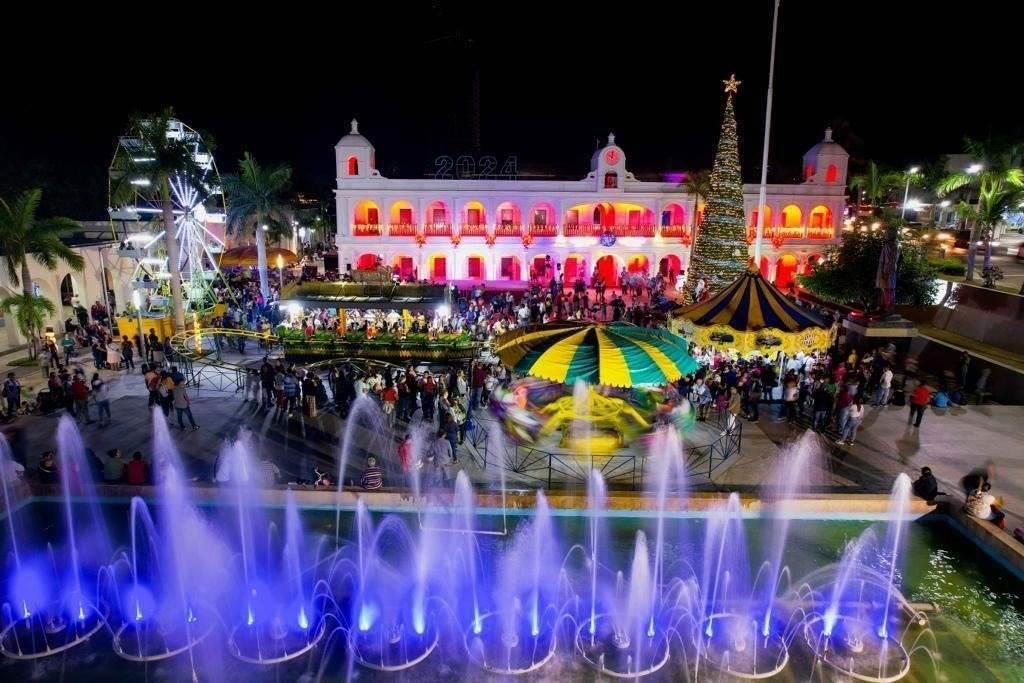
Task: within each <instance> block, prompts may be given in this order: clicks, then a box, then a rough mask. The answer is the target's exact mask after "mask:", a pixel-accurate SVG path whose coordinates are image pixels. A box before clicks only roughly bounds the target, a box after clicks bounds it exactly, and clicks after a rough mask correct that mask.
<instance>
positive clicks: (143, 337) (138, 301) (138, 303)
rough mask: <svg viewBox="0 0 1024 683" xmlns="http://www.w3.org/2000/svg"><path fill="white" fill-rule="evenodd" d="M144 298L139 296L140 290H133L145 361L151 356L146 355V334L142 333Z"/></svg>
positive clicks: (140, 346)
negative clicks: (142, 300)
mask: <svg viewBox="0 0 1024 683" xmlns="http://www.w3.org/2000/svg"><path fill="white" fill-rule="evenodd" d="M141 299H142V297H140V296H139V290H137V289H135V290H132V303H133V304H135V316H136V319H137V320H138V321H139V353H140V354H142V359H143V360H145V359H146V358H148V357H149V356H148V355H146V333H145V332H143V331H142V302H141Z"/></svg>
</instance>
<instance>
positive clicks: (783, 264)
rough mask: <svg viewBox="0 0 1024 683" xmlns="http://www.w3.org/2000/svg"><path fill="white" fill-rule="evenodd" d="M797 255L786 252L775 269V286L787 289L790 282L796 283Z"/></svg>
mask: <svg viewBox="0 0 1024 683" xmlns="http://www.w3.org/2000/svg"><path fill="white" fill-rule="evenodd" d="M796 266H797V261H796V256H793V255H792V254H785V255H784V256H782V257H781V258H780V259H779V263H778V266H777V267H776V269H775V286H776V287H778V288H779V289H781V290H783V291H785V290H786V288H787V287H789V284H790V283H794V284H795V283H796Z"/></svg>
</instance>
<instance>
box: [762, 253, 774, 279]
mask: <svg viewBox="0 0 1024 683" xmlns="http://www.w3.org/2000/svg"><path fill="white" fill-rule="evenodd" d="M760 268H761V277H763V278H764V279H765V280H767V279H768V278H769V277H770V276H771V272H772V267H771V264H770V263H769V262H768V257H767V256H762V257H761V264H760Z"/></svg>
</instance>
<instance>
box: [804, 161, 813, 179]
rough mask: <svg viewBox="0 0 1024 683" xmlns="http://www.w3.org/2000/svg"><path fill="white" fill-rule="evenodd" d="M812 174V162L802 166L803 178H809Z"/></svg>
mask: <svg viewBox="0 0 1024 683" xmlns="http://www.w3.org/2000/svg"><path fill="white" fill-rule="evenodd" d="M813 176H814V164H807V165H806V166H804V178H805V179H807V178H811V177H813Z"/></svg>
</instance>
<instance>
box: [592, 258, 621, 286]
mask: <svg viewBox="0 0 1024 683" xmlns="http://www.w3.org/2000/svg"><path fill="white" fill-rule="evenodd" d="M594 267H595V268H596V269H597V273H598V275H600V276H601V279H602V280H603V281H604V283H605V285H607V286H608V287H618V286H619V263H618V261H617V260H616V258H615V257H614V256H613V255H611V254H607V255H606V256H602V257H601V258H599V259H597V263H596V264H595V265H594Z"/></svg>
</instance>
